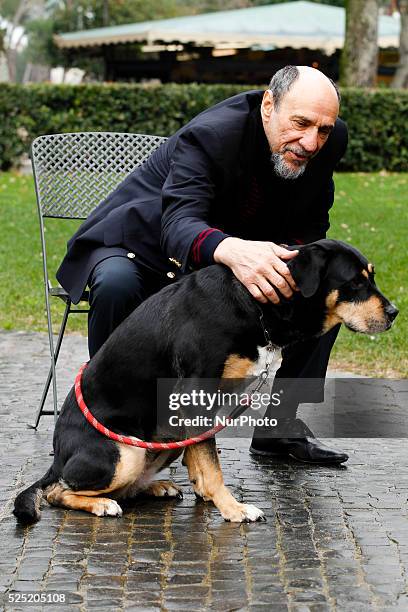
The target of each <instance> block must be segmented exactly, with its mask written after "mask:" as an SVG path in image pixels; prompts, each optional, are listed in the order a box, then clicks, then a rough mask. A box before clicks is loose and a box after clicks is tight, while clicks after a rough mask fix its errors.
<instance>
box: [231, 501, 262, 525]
mask: <svg viewBox="0 0 408 612" xmlns="http://www.w3.org/2000/svg"><path fill="white" fill-rule="evenodd" d="M222 516H223V518H224V519H225V520H226V521H231V522H232V523H253V522H255V521H266V518H265V515H264V513H263V511H262V510H260V509H259V508H257V507H256V506H253V505H252V504H239V503H237V505H236V506H235V505H234V506H233V507H232V508H229V509H228V510H226V511H224V512H222Z"/></svg>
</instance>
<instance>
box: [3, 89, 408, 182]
mask: <svg viewBox="0 0 408 612" xmlns="http://www.w3.org/2000/svg"><path fill="white" fill-rule="evenodd" d="M243 89H245V88H243V87H242V86H239V85H199V84H194V83H193V84H188V85H176V84H167V85H158V86H154V87H153V86H150V87H148V86H142V85H128V84H109V85H105V84H94V85H79V86H78V85H76V86H70V85H48V84H47V85H43V84H41V85H28V86H27V85H26V86H21V85H11V84H0V115H1V117H2V121H1V123H0V167H1V169H3V170H6V169H8V168H9V167H10V166H12V165H13V164H16V163H17V162H18V159H19V157H20V156H21V154H23V153H24V152H27V151H28V149H29V145H30V142H31V140H32V139H33V138H35V137H36V136H38V135H41V134H53V133H59V132H79V131H91V130H93V131H115V132H140V133H147V134H149V133H151V134H159V135H165V136H168V135H169V134H172V133H173V132H174V131H176V130H177V129H178V128H179V127H180V126H182V125H183V124H184V123H186V122H187V121H188V120H189V119H191V118H192V117H194V115H196V114H197V113H199V112H200V111H201V110H203V109H205V108H207V107H209V106H211V105H212V104H215V103H217V102H219V101H220V100H223V99H224V98H227V97H229V96H232V95H234V94H236V93H238V92H240V91H243ZM341 93H342V105H341V113H340V114H341V116H342V117H343V118H344V119H345V120H346V121H347V123H348V126H349V134H350V139H349V146H348V150H347V154H346V156H345V157H344V159H343V160H342V161H341V163H340V166H339V170H348V171H359V172H372V171H379V170H382V169H385V170H389V171H403V170H407V169H408V130H407V129H406V118H407V116H408V92H407V91H403V90H401V91H396V90H386V89H378V90H372V91H371V90H358V89H344V90H342V92H341Z"/></svg>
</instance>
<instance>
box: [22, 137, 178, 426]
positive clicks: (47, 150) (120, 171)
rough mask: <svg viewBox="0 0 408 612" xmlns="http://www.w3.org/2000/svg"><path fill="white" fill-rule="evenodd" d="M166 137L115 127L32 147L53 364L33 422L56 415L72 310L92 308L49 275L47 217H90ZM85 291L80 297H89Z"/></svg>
mask: <svg viewBox="0 0 408 612" xmlns="http://www.w3.org/2000/svg"><path fill="white" fill-rule="evenodd" d="M165 140H166V138H164V137H162V136H151V135H146V134H122V133H114V132H83V133H81V132H78V133H74V134H53V135H46V136H39V137H38V138H36V139H35V140H34V141H33V143H32V147H31V161H32V165H33V173H34V181H35V191H36V196H37V205H38V215H39V221H40V233H41V248H42V258H43V270H44V289H45V306H46V311H47V322H48V338H49V345H50V358H51V365H50V370H49V373H48V376H47V380H46V382H45V386H44V391H43V394H42V397H41V402H40V406H39V408H38V411H37V415H36V418H35V423H34V425H32V426H30V427H32V428H33V429H36V428H37V426H38V423H39V421H40V418H41V416H42V415H45V414H53V415H54V419H55V420H56V419H57V416H58V409H57V379H56V364H57V360H58V355H59V352H60V348H61V343H62V339H63V336H64V332H65V327H66V324H67V320H68V316H69V315H70V314H71V313H77V312H79V313H82V312H88V309H81V308H72V306H71V300H70V298H69V295H68V294H67V293H66V291H64V289H63V288H62V287H53V286H52V283H51V281H50V278H49V275H48V264H47V251H46V238H47V240H48V242H49V241H50V240H52V235H50V233H49V232H48V231H47V232H45V231H44V219H45V218H47V217H48V218H57V219H86V217H87V216H88V215H89V213H90V212H91V211H92V210H93V209H94V208H95V207H96V206H97V205H98V204H99V203H100V202H101V201H102V200H104V199H105V198H106V197H107V196H108V195H109V194H110V193H111V192H112V191H113V190H114V189H115V188H116V187H117V185H118V184H119V183H121V182H122V181H123V179H124V178H125V177H126V176H127V175H128V174H129V173H130V172H132V170H134V169H135V168H136V167H137V166H140V165H141V164H142V163H143V162H144V161H145V160H146V159H147V158H148V157H150V155H151V153H152V152H153V151H154V150H155V149H157V148H158V147H159V146H160V145H161V144H162V143H163V142H164V141H165ZM50 297H57V298H59V299H60V300H62V301H63V302H64V303H65V311H64V315H63V318H62V323H61V326H60V329H59V333H58V338H57V342H56V345H55V347H54V337H53V329H52V321H51V310H50ZM88 297H89V293H88V292H87V291H85V292H84V293H83V295H82V296H81V301H82V300H85V301H88ZM51 381H52V389H53V399H54V410H53V411H50V410H44V404H45V400H46V398H47V395H48V391H49V388H50V384H51Z"/></svg>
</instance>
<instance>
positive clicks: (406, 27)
mask: <svg viewBox="0 0 408 612" xmlns="http://www.w3.org/2000/svg"><path fill="white" fill-rule="evenodd" d="M398 8H399V12H400V15H401V31H400V44H399V64H398V68H397V71H396V73H395V75H394V78H393V80H392V83H391V87H393V88H394V89H402V88H405V89H407V88H408V0H400V1H399V2H398Z"/></svg>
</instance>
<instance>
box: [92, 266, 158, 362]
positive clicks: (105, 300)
mask: <svg viewBox="0 0 408 612" xmlns="http://www.w3.org/2000/svg"><path fill="white" fill-rule="evenodd" d="M165 284H166V283H165V282H163V280H162V278H161V277H159V275H156V274H154V272H152V271H151V270H148V269H147V268H145V267H144V266H142V265H139V264H137V263H135V262H134V261H133V260H131V259H128V258H127V257H109V258H108V259H104V260H103V261H101V262H100V263H98V264H97V265H96V266H95V268H94V269H93V270H92V273H91V275H90V277H89V280H88V286H89V290H90V291H89V306H90V310H89V315H88V350H89V356H90V357H93V356H94V355H95V353H96V352H97V351H98V350H99V349H100V347H101V346H102V344H103V343H104V342H105V340H107V338H108V337H109V336H110V334H111V333H112V332H113V330H114V329H116V327H117V326H118V325H119V324H120V323H122V321H124V320H125V319H126V317H127V316H129V315H130V313H131V312H132V311H133V310H134V309H135V308H136V307H137V306H139V304H141V303H142V302H143V301H144V300H145V299H147V298H148V297H149V296H150V295H153V293H156V292H157V291H159V290H160V289H161V288H162V287H163V286H164V285H165Z"/></svg>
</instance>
